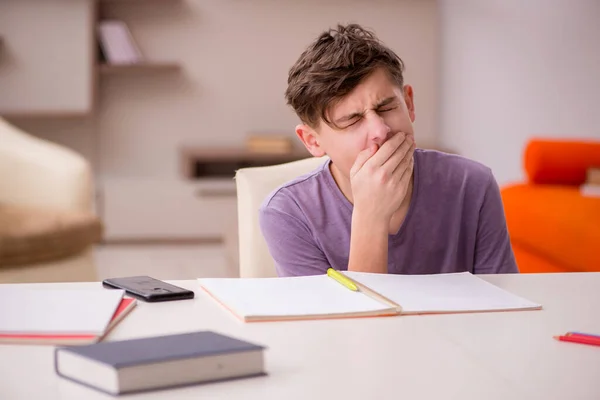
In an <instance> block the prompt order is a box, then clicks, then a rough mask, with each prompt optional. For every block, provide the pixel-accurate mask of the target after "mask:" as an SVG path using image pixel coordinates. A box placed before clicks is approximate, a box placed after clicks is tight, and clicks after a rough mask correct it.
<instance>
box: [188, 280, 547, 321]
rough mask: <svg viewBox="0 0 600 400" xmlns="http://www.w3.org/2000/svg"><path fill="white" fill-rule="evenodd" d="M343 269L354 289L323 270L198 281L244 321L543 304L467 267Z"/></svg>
mask: <svg viewBox="0 0 600 400" xmlns="http://www.w3.org/2000/svg"><path fill="white" fill-rule="evenodd" d="M344 274H345V275H346V276H347V277H349V278H350V279H351V280H352V281H353V282H354V283H355V284H356V286H357V287H358V289H359V290H358V291H352V290H350V289H348V288H347V287H345V286H343V285H342V284H340V283H338V282H337V281H336V280H334V279H332V278H330V277H329V276H327V275H316V276H303V277H291V278H205V279H198V282H199V284H200V286H201V287H202V288H203V289H204V290H205V291H206V292H207V293H208V294H209V295H211V296H212V297H213V298H214V299H215V300H217V301H218V302H219V303H221V305H223V306H224V307H225V308H227V309H228V310H229V311H231V312H232V313H233V314H235V315H236V316H237V317H238V318H240V319H241V320H243V321H245V322H255V321H275V320H294V319H321V318H341V317H368V316H384V315H400V314H426V313H459V312H483V311H509V310H527V309H529V310H533V309H541V308H542V306H541V305H540V304H537V303H534V302H531V301H529V300H526V299H523V298H521V297H519V296H516V295H514V294H512V293H509V292H507V291H505V290H503V289H501V288H499V287H497V286H494V285H492V284H490V283H488V282H486V281H485V280H483V279H481V278H478V277H477V276H475V275H472V274H470V273H468V272H462V273H454V274H436V275H392V274H370V273H361V272H344Z"/></svg>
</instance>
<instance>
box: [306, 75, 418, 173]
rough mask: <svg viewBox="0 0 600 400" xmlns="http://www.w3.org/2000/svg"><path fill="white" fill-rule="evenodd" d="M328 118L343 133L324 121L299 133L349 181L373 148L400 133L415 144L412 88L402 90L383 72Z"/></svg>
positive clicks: (363, 84) (333, 109) (315, 153)
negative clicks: (361, 156) (358, 161)
mask: <svg viewBox="0 0 600 400" xmlns="http://www.w3.org/2000/svg"><path fill="white" fill-rule="evenodd" d="M328 116H329V120H330V121H331V122H333V123H334V124H333V125H335V126H338V127H340V129H335V128H333V127H330V126H329V125H327V124H326V123H325V122H324V121H321V122H320V124H319V126H318V127H317V128H315V129H313V128H311V127H309V126H307V125H298V126H297V127H296V133H297V134H298V136H299V137H300V139H301V140H302V142H303V143H304V145H305V146H306V148H307V149H308V151H310V153H311V154H312V155H313V156H315V157H321V156H323V155H328V156H329V157H330V158H331V161H332V162H333V165H334V166H335V168H336V169H337V170H338V171H339V172H340V173H341V174H342V175H343V176H344V177H345V178H346V179H349V176H350V169H351V168H352V165H353V164H354V161H355V160H356V157H357V156H358V153H360V152H361V151H362V150H365V149H367V148H368V147H369V146H370V145H372V144H376V145H378V147H379V146H381V145H382V144H383V143H384V142H385V141H386V140H388V139H389V138H390V137H392V136H393V135H395V134H397V133H399V132H404V133H405V134H406V135H407V136H411V137H413V140H414V132H413V122H414V120H415V109H414V103H413V91H412V88H411V87H410V86H408V85H406V86H405V87H404V88H400V87H398V86H397V85H396V84H395V83H394V82H393V81H392V80H391V79H390V78H389V76H388V74H387V72H386V71H385V70H384V69H382V68H379V69H377V70H375V71H374V72H373V73H372V74H371V75H369V76H368V77H367V78H365V79H364V80H363V81H362V82H361V83H360V84H359V85H358V86H357V87H356V88H355V89H354V90H353V91H352V92H350V93H349V94H348V95H347V96H346V97H344V98H343V99H342V100H340V101H339V102H337V103H336V104H335V105H334V106H333V107H331V109H330V110H329V114H328Z"/></svg>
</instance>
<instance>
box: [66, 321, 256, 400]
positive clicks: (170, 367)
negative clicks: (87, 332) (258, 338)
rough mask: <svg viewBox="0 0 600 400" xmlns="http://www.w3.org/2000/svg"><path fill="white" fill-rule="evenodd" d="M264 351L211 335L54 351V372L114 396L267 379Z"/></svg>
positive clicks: (170, 336) (254, 346)
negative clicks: (261, 377) (205, 384)
mask: <svg viewBox="0 0 600 400" xmlns="http://www.w3.org/2000/svg"><path fill="white" fill-rule="evenodd" d="M264 349H265V348H264V347H263V346H261V345H257V344H254V343H250V342H247V341H245V340H240V339H237V338H234V337H230V336H226V335H223V334H219V333H216V332H212V331H198V332H190V333H182V334H172V335H163V336H153V337H144V338H137V339H129V340H119V341H112V342H104V343H96V344H92V345H88V346H76V347H61V348H57V349H55V352H54V361H55V362H54V365H55V371H56V373H57V374H58V375H59V376H61V377H63V378H65V379H69V380H71V381H74V382H76V383H79V384H82V385H85V386H88V387H90V388H93V389H96V390H98V391H101V392H105V393H109V394H112V395H120V394H124V393H134V392H141V391H149V390H156V389H164V388H171V387H177V386H185V385H192V384H199V383H208V382H215V381H222V380H230V379H241V378H249V377H255V376H262V375H265V374H266V372H265V365H264V364H265V363H264V354H263V353H264Z"/></svg>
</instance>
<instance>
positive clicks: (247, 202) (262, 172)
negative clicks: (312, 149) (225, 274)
mask: <svg viewBox="0 0 600 400" xmlns="http://www.w3.org/2000/svg"><path fill="white" fill-rule="evenodd" d="M326 159H327V157H321V158H307V159H305V160H300V161H293V162H289V163H286V164H279V165H274V166H268V167H257V168H243V169H240V170H238V171H237V173H236V176H235V181H236V186H237V201H238V241H239V246H238V248H239V274H240V277H242V278H263V277H275V276H277V275H276V272H275V262H274V261H273V259H272V258H271V255H270V254H269V249H268V248H267V243H266V242H265V240H264V238H263V236H262V233H261V230H260V226H259V223H258V209H259V207H260V205H261V204H262V202H263V200H264V199H265V198H266V197H267V196H268V195H269V194H270V193H271V192H272V191H273V190H275V189H276V188H277V187H278V186H279V185H282V184H284V183H286V182H288V181H290V180H292V179H294V178H296V177H298V176H300V175H303V174H305V173H308V172H310V171H312V170H314V169H316V168H317V167H318V166H319V165H321V164H322V163H324V162H325V161H326Z"/></svg>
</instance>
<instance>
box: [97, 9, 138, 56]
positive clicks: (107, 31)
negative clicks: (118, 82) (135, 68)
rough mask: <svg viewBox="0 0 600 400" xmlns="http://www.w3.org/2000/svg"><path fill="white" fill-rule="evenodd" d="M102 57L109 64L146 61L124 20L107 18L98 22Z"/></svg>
mask: <svg viewBox="0 0 600 400" xmlns="http://www.w3.org/2000/svg"><path fill="white" fill-rule="evenodd" d="M97 30H98V41H99V45H100V50H101V53H102V54H101V55H102V57H101V59H104V60H105V62H106V63H107V64H113V65H131V64H140V63H143V62H144V57H143V56H142V53H141V51H140V49H139V48H138V46H137V44H136V42H135V40H134V39H133V35H132V34H131V31H130V30H129V28H128V27H127V25H126V24H125V23H124V22H123V21H119V20H116V19H107V20H103V21H100V22H99V23H98V28H97Z"/></svg>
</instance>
